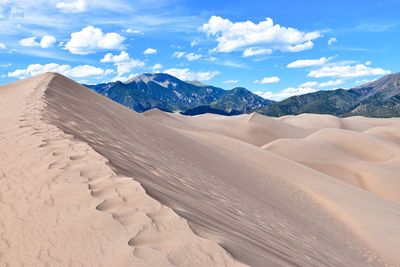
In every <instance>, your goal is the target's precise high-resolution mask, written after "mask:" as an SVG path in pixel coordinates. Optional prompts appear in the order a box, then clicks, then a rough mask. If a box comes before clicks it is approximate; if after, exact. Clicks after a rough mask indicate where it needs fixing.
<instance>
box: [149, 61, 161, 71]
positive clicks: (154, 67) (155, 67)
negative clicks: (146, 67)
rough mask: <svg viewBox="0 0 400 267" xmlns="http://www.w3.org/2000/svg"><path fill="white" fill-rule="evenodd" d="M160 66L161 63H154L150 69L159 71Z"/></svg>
mask: <svg viewBox="0 0 400 267" xmlns="http://www.w3.org/2000/svg"><path fill="white" fill-rule="evenodd" d="M162 68H163V65H161V64H160V63H156V64H154V65H153V66H152V67H151V70H152V71H153V72H159V71H160V70H161V69H162Z"/></svg>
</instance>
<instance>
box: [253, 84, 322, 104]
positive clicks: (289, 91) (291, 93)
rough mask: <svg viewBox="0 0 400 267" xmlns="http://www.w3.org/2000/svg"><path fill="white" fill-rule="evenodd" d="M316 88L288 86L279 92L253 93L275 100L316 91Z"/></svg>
mask: <svg viewBox="0 0 400 267" xmlns="http://www.w3.org/2000/svg"><path fill="white" fill-rule="evenodd" d="M316 91H317V90H316V89H314V88H309V87H298V88H294V87H290V88H287V89H285V90H282V91H280V92H277V93H274V92H255V94H257V95H259V96H261V97H263V98H265V99H270V100H275V101H281V100H283V99H286V98H289V97H291V96H295V95H303V94H308V93H313V92H316Z"/></svg>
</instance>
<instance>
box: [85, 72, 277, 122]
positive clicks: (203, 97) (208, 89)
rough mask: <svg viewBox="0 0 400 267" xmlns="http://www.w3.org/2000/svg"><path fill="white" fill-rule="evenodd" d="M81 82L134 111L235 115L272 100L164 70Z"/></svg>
mask: <svg viewBox="0 0 400 267" xmlns="http://www.w3.org/2000/svg"><path fill="white" fill-rule="evenodd" d="M85 86H87V87H89V88H91V89H93V90H94V91H96V92H98V93H100V94H102V95H105V96H107V97H109V98H111V99H112V100H114V101H116V102H118V103H120V104H122V105H124V106H126V107H129V108H131V109H133V110H135V111H137V112H144V111H147V110H149V109H153V108H158V109H160V110H163V111H168V112H188V113H189V114H191V113H193V112H196V113H197V112H204V111H205V112H207V111H212V112H213V113H220V114H226V115H236V114H242V113H248V112H251V111H253V110H255V109H260V108H263V107H266V106H269V105H271V104H273V101H271V100H267V99H264V98H262V97H260V96H258V95H256V94H254V93H252V92H250V91H249V90H247V89H245V88H242V87H237V88H234V89H232V90H224V89H222V88H218V87H214V86H209V85H204V84H201V83H199V82H185V81H182V80H180V79H178V78H176V77H174V76H171V75H169V74H165V73H156V74H149V73H146V74H141V75H138V76H136V77H134V78H132V79H130V80H128V81H127V82H120V81H117V82H110V83H102V84H98V85H85ZM199 107H202V108H200V109H199ZM193 109H194V110H193Z"/></svg>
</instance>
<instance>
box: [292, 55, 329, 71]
mask: <svg viewBox="0 0 400 267" xmlns="http://www.w3.org/2000/svg"><path fill="white" fill-rule="evenodd" d="M331 59H332V57H321V58H319V59H299V60H296V61H293V62H291V63H289V64H288V65H287V66H286V67H288V68H306V67H315V66H322V65H325V64H326V63H328V61H329V60H331Z"/></svg>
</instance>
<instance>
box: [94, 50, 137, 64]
mask: <svg viewBox="0 0 400 267" xmlns="http://www.w3.org/2000/svg"><path fill="white" fill-rule="evenodd" d="M129 59H130V57H129V54H128V53H127V52H125V51H122V52H121V53H120V54H119V55H113V54H111V53H107V54H105V55H104V57H103V59H101V60H100V62H103V63H109V62H111V63H117V62H123V61H128V60H129Z"/></svg>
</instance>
